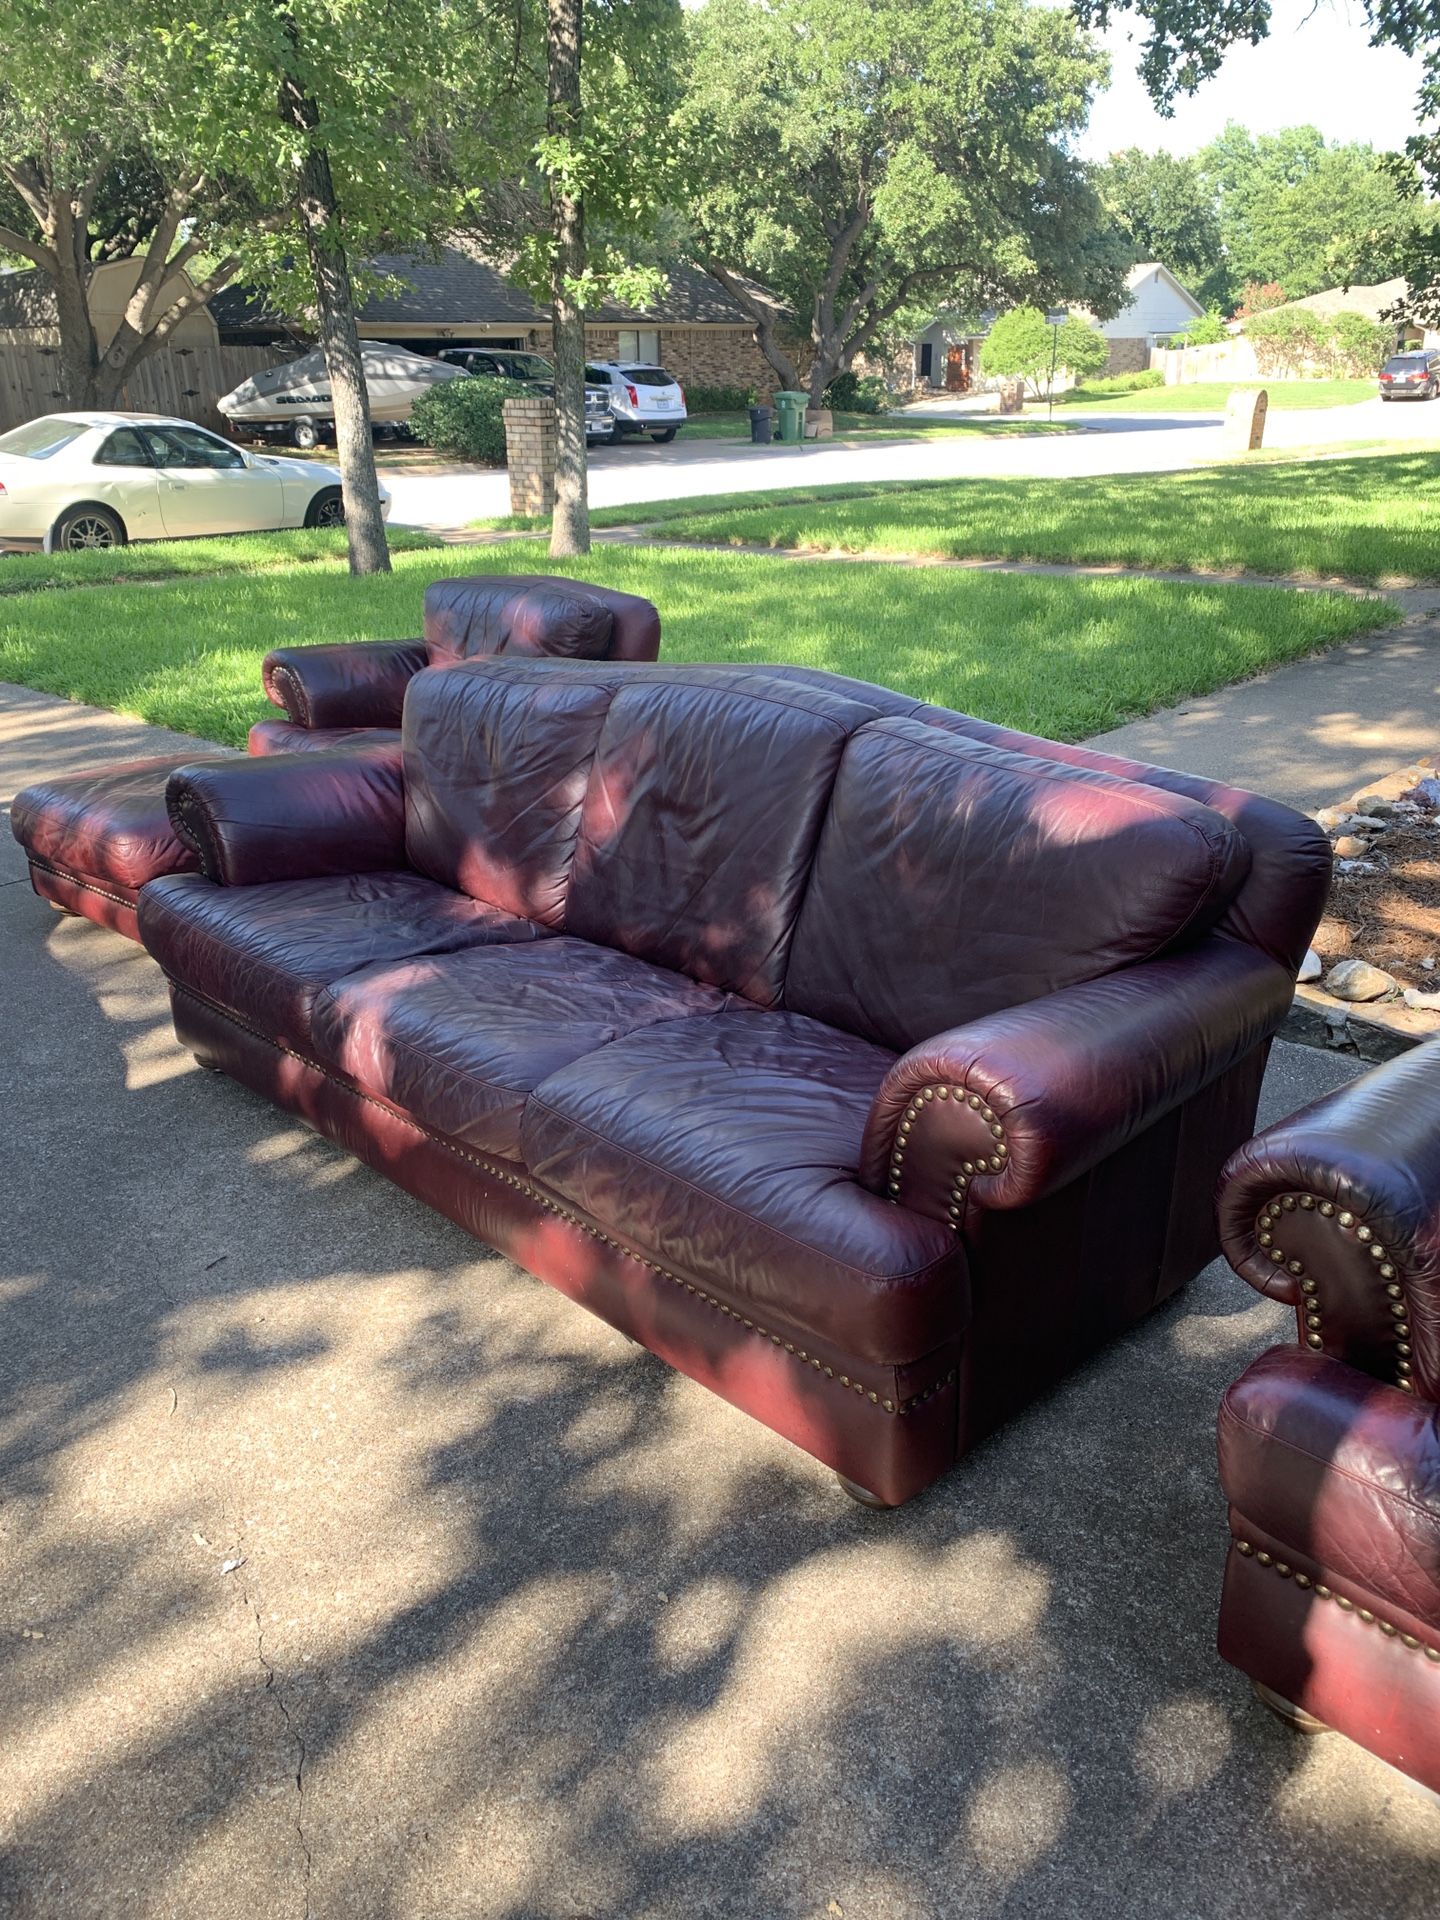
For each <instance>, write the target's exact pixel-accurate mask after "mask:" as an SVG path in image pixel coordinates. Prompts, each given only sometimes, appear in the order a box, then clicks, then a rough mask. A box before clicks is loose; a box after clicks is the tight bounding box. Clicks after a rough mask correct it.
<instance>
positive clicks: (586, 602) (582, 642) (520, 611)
mask: <svg viewBox="0 0 1440 1920" xmlns="http://www.w3.org/2000/svg"><path fill="white" fill-rule="evenodd" d="M614 629H615V616H614V614H613V613H612V612H611V610H610V608H609V607H608V606H606V605H605V603H604V601H603V600H602V599H600V598H599V597H598V596H597V595H596V594H594V593H593V592H591V590H590V589H589V588H588V587H585V586H583V585H579V584H575V585H572V584H570V583H569V582H567V581H564V580H556V579H550V578H547V577H545V576H544V575H540V574H523V573H520V574H511V575H508V576H507V575H504V574H497V575H480V576H476V577H475V578H472V579H464V580H437V581H435V582H434V583H433V585H431V586H429V587H427V588H426V590H425V646H426V651H427V652H428V654H429V657H430V664H431V665H432V666H447V665H450V664H452V663H453V662H455V661H457V660H472V659H475V658H477V657H478V656H480V655H482V654H498V653H511V654H532V655H533V654H545V655H548V656H551V657H553V658H568V659H572V660H603V659H604V658H605V656H606V655H607V654H608V653H609V651H610V641H611V636H612V634H613V632H614Z"/></svg>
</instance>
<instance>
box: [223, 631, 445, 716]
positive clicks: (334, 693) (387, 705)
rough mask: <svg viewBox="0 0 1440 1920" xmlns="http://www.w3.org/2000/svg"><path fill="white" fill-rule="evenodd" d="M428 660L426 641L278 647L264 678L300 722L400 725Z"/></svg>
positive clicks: (267, 658)
mask: <svg viewBox="0 0 1440 1920" xmlns="http://www.w3.org/2000/svg"><path fill="white" fill-rule="evenodd" d="M427 661H428V656H427V653H426V648H425V642H424V641H423V640H346V641H341V642H339V643H337V644H334V645H330V646H311V647H274V648H272V649H271V651H270V652H269V653H267V654H266V656H265V659H264V662H263V664H262V666H261V668H260V678H261V681H262V683H263V685H264V688H265V693H266V697H267V698H268V699H269V700H271V701H272V702H273V703H274V705H275V706H277V707H283V708H284V710H285V716H286V718H287V719H288V720H290V721H292V722H293V723H294V724H295V725H296V726H297V727H304V728H307V729H308V728H316V727H326V728H329V727H357V726H359V727H398V726H399V724H400V715H401V713H402V711H403V710H404V706H405V689H406V688H407V687H408V686H409V684H410V682H411V681H412V680H413V679H414V678H415V675H416V674H417V673H419V671H420V669H421V668H422V667H423V666H425V665H426V664H427Z"/></svg>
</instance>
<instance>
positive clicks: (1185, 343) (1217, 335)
mask: <svg viewBox="0 0 1440 1920" xmlns="http://www.w3.org/2000/svg"><path fill="white" fill-rule="evenodd" d="M1229 338H1230V334H1229V330H1228V329H1227V327H1226V325H1225V321H1224V318H1223V316H1222V315H1221V312H1220V309H1219V307H1211V308H1209V309H1208V310H1207V311H1206V312H1205V313H1202V314H1201V316H1200V318H1199V319H1198V320H1192V321H1191V322H1190V324H1189V326H1188V327H1186V328H1185V329H1184V331H1183V332H1182V333H1181V334H1180V337H1179V344H1180V345H1181V346H1182V347H1219V346H1223V345H1224V343H1225V342H1226V341H1227V340H1228V339H1229Z"/></svg>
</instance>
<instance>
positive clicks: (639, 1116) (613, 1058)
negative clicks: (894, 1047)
mask: <svg viewBox="0 0 1440 1920" xmlns="http://www.w3.org/2000/svg"><path fill="white" fill-rule="evenodd" d="M893 1062H894V1056H893V1055H892V1054H890V1053H887V1052H886V1051H885V1050H884V1049H883V1048H880V1047H876V1046H872V1045H870V1044H869V1043H868V1042H866V1041H864V1040H856V1039H854V1038H852V1037H851V1036H850V1035H848V1034H844V1033H839V1032H836V1031H835V1030H834V1029H832V1028H829V1027H825V1026H822V1025H821V1024H820V1023H819V1022H818V1021H816V1020H809V1019H806V1018H804V1017H803V1016H801V1015H797V1014H786V1013H772V1012H767V1011H763V1010H761V1009H759V1008H753V1007H750V1006H746V1005H744V1004H743V1003H738V1002H733V1001H732V1002H731V1003H730V1005H729V1006H727V1007H726V1008H725V1009H724V1010H723V1011H721V1012H719V1013H716V1014H713V1015H711V1016H709V1017H708V1018H705V1019H699V1020H672V1021H669V1022H667V1023H666V1024H665V1025H663V1026H653V1027H649V1028H647V1029H645V1030H644V1031H643V1032H639V1033H633V1034H630V1035H629V1036H627V1037H626V1038H625V1039H623V1040H617V1041H616V1042H615V1044H614V1045H613V1046H610V1047H606V1048H605V1049H604V1051H603V1052H600V1053H592V1054H589V1055H587V1056H586V1057H585V1058H583V1059H580V1060H577V1061H575V1062H574V1063H573V1064H572V1065H570V1066H566V1067H563V1068H561V1069H560V1070H559V1071H558V1072H556V1073H554V1074H552V1075H551V1076H550V1078H549V1079H548V1080H545V1081H542V1082H541V1083H540V1085H539V1086H537V1087H536V1089H535V1091H534V1093H533V1094H532V1095H531V1097H530V1100H529V1102H528V1103H527V1105H526V1109H525V1117H524V1120H523V1123H522V1126H521V1148H522V1152H523V1156H524V1159H525V1163H526V1165H527V1166H528V1167H529V1169H530V1172H531V1175H532V1177H534V1178H535V1179H537V1180H539V1181H540V1182H542V1183H543V1184H544V1185H545V1186H546V1187H548V1188H549V1189H550V1190H551V1191H552V1192H553V1193H555V1194H556V1195H558V1196H560V1197H561V1198H563V1199H565V1200H567V1201H569V1202H571V1203H572V1204H573V1205H574V1206H576V1207H577V1208H579V1209H580V1210H581V1211H582V1212H583V1213H585V1214H587V1215H588V1216H589V1217H590V1219H591V1220H593V1221H595V1222H596V1223H597V1224H598V1225H600V1226H602V1227H604V1228H606V1229H608V1230H610V1231H613V1232H614V1233H616V1234H618V1235H620V1236H621V1237H622V1238H623V1239H624V1240H625V1241H626V1242H627V1243H628V1244H630V1245H631V1246H633V1247H635V1248H636V1249H637V1250H638V1251H640V1252H642V1253H645V1254H646V1255H647V1256H649V1257H653V1258H654V1259H655V1260H656V1261H657V1262H658V1263H660V1264H662V1265H663V1266H664V1267H665V1268H666V1269H667V1270H669V1271H671V1272H674V1273H676V1274H678V1275H679V1276H680V1277H681V1278H682V1279H687V1280H691V1281H694V1282H696V1283H698V1284H699V1285H701V1286H703V1287H704V1288H706V1289H707V1290H708V1291H710V1292H713V1293H714V1294H715V1295H717V1296H718V1297H719V1298H720V1299H722V1300H723V1301H725V1302H726V1303H727V1304H729V1305H730V1306H732V1307H734V1308H736V1309H737V1310H739V1311H740V1312H741V1313H742V1314H743V1315H744V1316H746V1317H753V1318H754V1320H755V1321H757V1322H758V1323H759V1324H760V1325H761V1326H763V1327H765V1328H768V1329H771V1330H776V1331H778V1330H781V1329H793V1330H794V1331H795V1332H797V1333H799V1334H801V1335H802V1336H803V1335H805V1334H807V1333H808V1334H810V1335H811V1336H812V1337H813V1338H814V1339H815V1340H817V1341H821V1342H824V1343H826V1344H828V1345H829V1346H830V1347H831V1348H832V1349H833V1350H834V1351H836V1352H838V1353H842V1354H849V1355H853V1356H854V1357H855V1358H857V1359H860V1360H864V1361H869V1362H872V1363H876V1364H880V1365H890V1364H902V1363H904V1362H907V1361H911V1360H915V1359H919V1358H921V1357H922V1356H924V1355H925V1354H927V1353H929V1352H930V1351H932V1350H933V1349H934V1348H935V1347H937V1346H939V1345H940V1344H941V1343H942V1342H943V1341H945V1340H946V1339H948V1338H950V1337H951V1336H952V1335H953V1334H954V1333H955V1332H956V1331H957V1330H958V1329H959V1328H960V1327H961V1326H962V1325H963V1323H964V1319H965V1309H966V1304H967V1297H968V1295H967V1286H966V1277H965V1264H964V1256H963V1254H962V1252H961V1251H960V1247H959V1243H958V1241H957V1239H956V1237H955V1235H954V1234H952V1233H951V1232H950V1231H949V1229H948V1228H947V1227H944V1226H942V1225H941V1224H940V1223H939V1222H937V1221H934V1220H927V1219H924V1218H922V1217H921V1216H920V1215H919V1214H913V1213H910V1212H908V1211H906V1210H905V1209H903V1208H901V1207H895V1206H892V1205H891V1204H890V1203H889V1202H888V1201H887V1200H882V1199H880V1198H879V1197H878V1196H877V1195H876V1194H873V1193H870V1192H869V1191H867V1190H866V1189H865V1188H864V1187H862V1186H860V1185H859V1184H858V1182H857V1180H856V1177H855V1171H856V1167H857V1166H858V1164H859V1157H860V1139H861V1134H862V1132H863V1131H864V1126H865V1116H866V1114H867V1113H868V1112H869V1109H870V1103H871V1101H872V1099H873V1098H874V1095H875V1091H876V1088H877V1087H878V1086H879V1085H880V1082H881V1081H882V1080H883V1078H884V1077H885V1073H886V1070H887V1069H888V1068H889V1067H890V1066H891V1065H893Z"/></svg>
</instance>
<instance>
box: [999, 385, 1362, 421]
mask: <svg viewBox="0 0 1440 1920" xmlns="http://www.w3.org/2000/svg"><path fill="white" fill-rule="evenodd" d="M1260 387H1264V389H1265V391H1266V393H1268V394H1269V396H1270V405H1271V406H1272V407H1274V408H1276V409H1277V411H1279V412H1281V413H1293V412H1294V411H1296V409H1303V408H1307V407H1351V406H1354V405H1355V403H1356V402H1357V401H1359V400H1373V399H1374V398H1375V396H1376V394H1377V393H1378V392H1379V391H1380V389H1379V387H1378V385H1377V384H1376V382H1375V381H1374V380H1196V381H1194V382H1192V383H1191V384H1189V385H1187V386H1174V387H1142V388H1140V390H1139V391H1138V392H1136V393H1094V392H1091V391H1090V390H1089V389H1088V388H1086V387H1075V388H1073V389H1072V390H1071V391H1070V392H1069V393H1067V394H1063V395H1061V394H1058V393H1057V394H1056V396H1055V404H1056V406H1057V407H1058V406H1060V405H1061V404H1062V402H1063V405H1064V408H1065V412H1066V413H1067V414H1072V413H1075V414H1078V413H1082V412H1095V413H1223V412H1224V411H1225V403H1226V401H1227V400H1228V399H1229V398H1230V395H1231V394H1232V393H1234V392H1235V390H1236V389H1237V388H1240V389H1242V390H1244V391H1247V392H1251V393H1253V392H1255V391H1257V390H1258V389H1259V388H1260ZM1030 404H1031V405H1032V406H1033V405H1035V404H1036V403H1035V402H1034V401H1031V402H1030Z"/></svg>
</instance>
